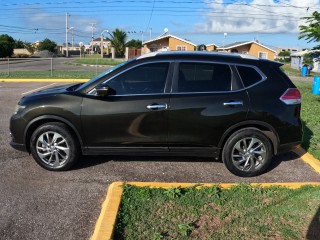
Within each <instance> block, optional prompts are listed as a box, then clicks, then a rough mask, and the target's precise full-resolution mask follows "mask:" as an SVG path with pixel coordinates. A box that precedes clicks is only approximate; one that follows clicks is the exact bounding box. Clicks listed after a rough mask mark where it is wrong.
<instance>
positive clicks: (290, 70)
mask: <svg viewBox="0 0 320 240" xmlns="http://www.w3.org/2000/svg"><path fill="white" fill-rule="evenodd" d="M281 68H282V70H283V71H284V72H285V73H286V74H287V75H288V76H289V77H290V76H301V72H300V71H299V70H298V69H294V68H291V67H290V64H288V63H287V64H284V65H283V66H282V67H281Z"/></svg>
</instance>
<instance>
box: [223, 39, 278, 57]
mask: <svg viewBox="0 0 320 240" xmlns="http://www.w3.org/2000/svg"><path fill="white" fill-rule="evenodd" d="M217 50H218V51H220V52H234V53H242V54H250V55H253V56H256V57H258V58H264V59H269V60H274V59H275V54H276V51H275V50H273V49H271V48H269V47H267V46H265V45H262V44H261V43H259V42H256V41H249V42H235V43H232V44H228V45H225V46H223V47H218V48H217Z"/></svg>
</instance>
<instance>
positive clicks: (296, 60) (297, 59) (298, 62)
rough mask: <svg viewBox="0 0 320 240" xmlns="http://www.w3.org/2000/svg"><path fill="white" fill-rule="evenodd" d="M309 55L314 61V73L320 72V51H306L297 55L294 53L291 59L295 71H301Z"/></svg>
mask: <svg viewBox="0 0 320 240" xmlns="http://www.w3.org/2000/svg"><path fill="white" fill-rule="evenodd" d="M305 54H308V55H310V57H311V58H312V60H313V71H316V72H320V63H319V61H320V50H304V51H301V52H297V53H292V54H291V55H290V57H291V64H290V65H291V67H292V68H295V69H300V68H301V67H302V65H303V64H304V61H303V60H304V55H305Z"/></svg>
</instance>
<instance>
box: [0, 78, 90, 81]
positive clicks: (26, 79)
mask: <svg viewBox="0 0 320 240" xmlns="http://www.w3.org/2000/svg"><path fill="white" fill-rule="evenodd" d="M87 81H89V79H75V78H65V79H61V78H56V79H55V78H39V79H33V78H30V79H29V78H0V82H87Z"/></svg>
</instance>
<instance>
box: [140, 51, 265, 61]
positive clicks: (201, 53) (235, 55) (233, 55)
mask: <svg viewBox="0 0 320 240" xmlns="http://www.w3.org/2000/svg"><path fill="white" fill-rule="evenodd" d="M156 56H167V57H169V56H185V57H187V56H190V57H192V56H206V57H208V56H216V57H228V58H244V59H253V60H259V58H257V57H255V56H252V55H249V54H239V53H225V52H206V51H194V52H191V51H168V52H151V53H147V54H144V55H141V56H140V57H138V58H137V59H143V58H149V57H156Z"/></svg>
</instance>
